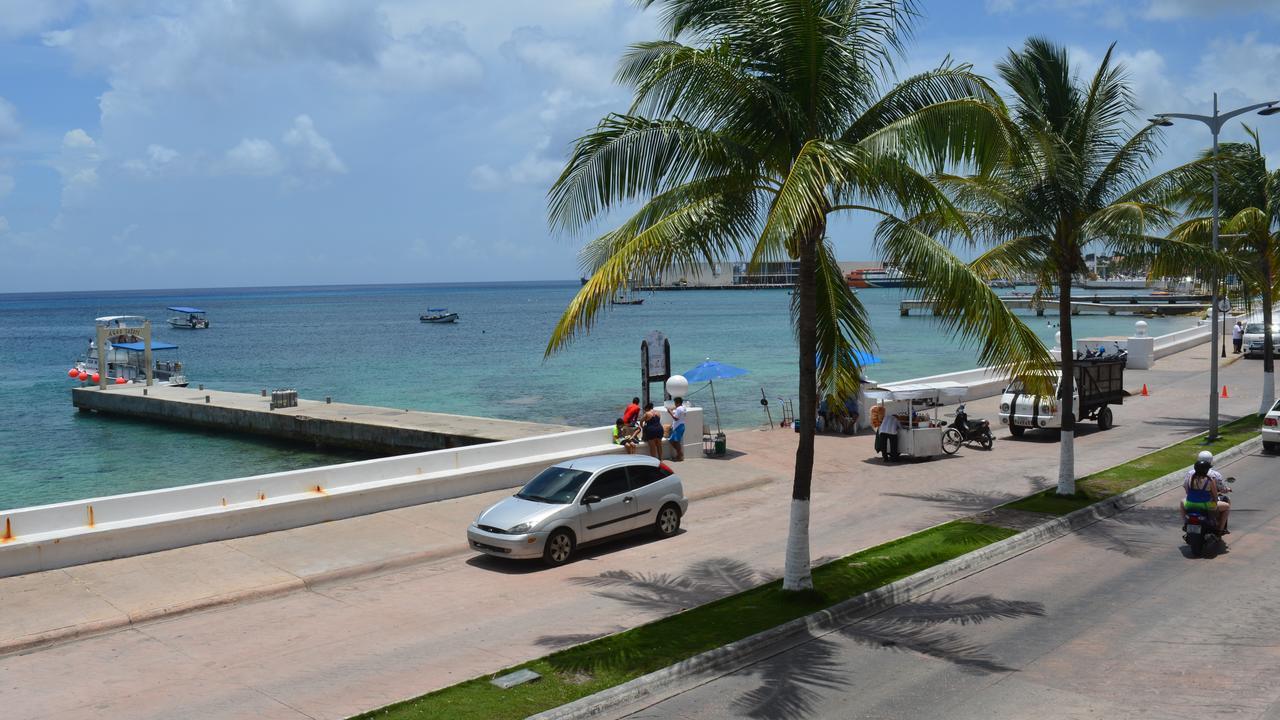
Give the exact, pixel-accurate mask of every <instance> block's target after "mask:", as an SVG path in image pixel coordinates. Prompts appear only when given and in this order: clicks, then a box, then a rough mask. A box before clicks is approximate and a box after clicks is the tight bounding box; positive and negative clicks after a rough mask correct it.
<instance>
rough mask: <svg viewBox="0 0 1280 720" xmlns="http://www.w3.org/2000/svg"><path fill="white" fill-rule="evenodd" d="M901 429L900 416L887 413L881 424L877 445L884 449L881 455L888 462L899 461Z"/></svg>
mask: <svg viewBox="0 0 1280 720" xmlns="http://www.w3.org/2000/svg"><path fill="white" fill-rule="evenodd" d="M901 427H902V425H901V424H900V423H899V422H898V416H897V415H894V414H893V413H891V412H887V411H886V412H885V414H884V420H883V421H882V422H881V423H880V428H879V431H878V432H879V434H878V435H877V436H876V437H877V439H878V440H879V442H877V443H876V444H877V445H881V447H882V448H883V449H882V450H881V451H880V455H881V457H883V458H884V459H885V460H886V461H889V460H897V459H898V430H899V429H900V428H901Z"/></svg>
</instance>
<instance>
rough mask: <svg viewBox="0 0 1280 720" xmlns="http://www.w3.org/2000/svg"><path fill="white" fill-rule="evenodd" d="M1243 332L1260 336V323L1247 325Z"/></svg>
mask: <svg viewBox="0 0 1280 720" xmlns="http://www.w3.org/2000/svg"><path fill="white" fill-rule="evenodd" d="M1244 331H1245V332H1247V333H1258V334H1259V335H1261V334H1262V323H1249V324H1248V325H1245V326H1244Z"/></svg>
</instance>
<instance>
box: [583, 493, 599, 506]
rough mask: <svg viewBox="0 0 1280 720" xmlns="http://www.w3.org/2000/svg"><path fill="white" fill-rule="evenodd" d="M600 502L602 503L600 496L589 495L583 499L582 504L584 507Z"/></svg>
mask: <svg viewBox="0 0 1280 720" xmlns="http://www.w3.org/2000/svg"><path fill="white" fill-rule="evenodd" d="M598 502H600V496H599V495H588V496H586V497H584V498H582V504H583V505H593V504H595V503H598Z"/></svg>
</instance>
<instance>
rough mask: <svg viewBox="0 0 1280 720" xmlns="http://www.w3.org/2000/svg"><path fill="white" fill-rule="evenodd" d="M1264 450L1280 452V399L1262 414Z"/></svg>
mask: <svg viewBox="0 0 1280 720" xmlns="http://www.w3.org/2000/svg"><path fill="white" fill-rule="evenodd" d="M1262 450H1263V452H1270V453H1280V400H1277V401H1276V404H1275V405H1272V406H1271V409H1270V410H1268V411H1267V414H1266V415H1264V416H1262Z"/></svg>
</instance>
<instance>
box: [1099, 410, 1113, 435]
mask: <svg viewBox="0 0 1280 720" xmlns="http://www.w3.org/2000/svg"><path fill="white" fill-rule="evenodd" d="M1098 429H1099V430H1110V429H1111V408H1109V407H1107V406H1106V405H1103V406H1102V409H1101V410H1099V411H1098Z"/></svg>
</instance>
